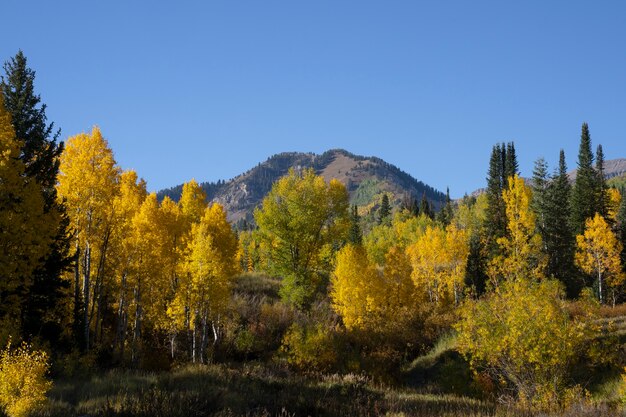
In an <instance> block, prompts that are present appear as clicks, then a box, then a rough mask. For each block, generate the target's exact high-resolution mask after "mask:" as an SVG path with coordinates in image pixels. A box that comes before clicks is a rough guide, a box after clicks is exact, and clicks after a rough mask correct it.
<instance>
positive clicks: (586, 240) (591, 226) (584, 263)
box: [575, 213, 625, 303]
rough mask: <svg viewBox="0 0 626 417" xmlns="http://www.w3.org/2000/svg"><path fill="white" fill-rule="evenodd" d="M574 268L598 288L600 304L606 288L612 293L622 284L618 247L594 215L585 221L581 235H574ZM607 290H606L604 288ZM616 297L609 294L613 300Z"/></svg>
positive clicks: (600, 220)
mask: <svg viewBox="0 0 626 417" xmlns="http://www.w3.org/2000/svg"><path fill="white" fill-rule="evenodd" d="M576 246H577V247H576V255H575V261H576V265H578V267H579V268H580V269H582V270H583V271H584V272H585V273H587V274H589V275H592V276H593V277H594V280H595V282H596V284H597V286H598V298H599V299H600V303H603V302H605V297H604V293H605V292H606V291H607V289H611V290H613V291H615V290H616V289H617V288H619V286H620V285H621V284H622V283H623V282H624V278H625V277H624V273H623V272H622V268H621V263H620V253H621V251H622V244H621V243H620V242H619V241H618V240H617V238H616V237H615V235H614V234H613V232H612V231H611V228H610V227H609V225H608V224H607V222H606V221H605V220H604V218H603V217H602V216H601V215H600V214H598V213H596V215H595V216H594V217H593V218H589V219H587V220H586V221H585V233H584V234H582V235H578V236H576ZM606 287H608V288H606ZM616 297H617V294H615V293H614V294H613V300H615V298H616Z"/></svg>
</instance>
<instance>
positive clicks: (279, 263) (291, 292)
mask: <svg viewBox="0 0 626 417" xmlns="http://www.w3.org/2000/svg"><path fill="white" fill-rule="evenodd" d="M254 218H255V220H256V222H257V225H258V226H259V230H258V233H259V236H260V238H261V240H262V241H264V242H265V243H266V248H267V253H268V256H269V260H268V261H269V265H270V267H271V272H273V273H274V274H275V275H277V276H281V277H282V279H283V286H282V288H281V295H282V297H283V298H284V299H285V300H287V301H288V302H290V303H292V304H294V305H296V306H299V307H303V308H306V307H307V306H308V305H309V304H310V302H311V301H312V299H313V297H314V296H315V294H316V293H317V292H318V290H320V286H321V285H323V284H324V282H325V281H324V278H325V277H327V274H328V273H329V272H330V271H331V269H332V260H333V253H334V251H335V248H336V247H337V246H338V245H339V244H340V243H341V242H342V241H343V240H344V239H345V237H346V236H347V232H348V228H349V225H350V222H349V214H348V191H347V190H346V187H345V186H344V185H343V184H342V183H341V182H339V181H337V180H334V179H333V180H331V181H330V182H329V183H328V184H327V183H326V182H325V180H324V178H323V177H321V176H318V175H316V174H315V171H314V170H313V169H306V170H304V171H302V172H300V173H299V172H296V171H295V170H293V169H292V170H290V171H289V174H288V175H286V176H284V177H282V178H281V179H279V180H278V181H277V182H276V183H274V186H273V187H272V190H271V191H270V193H269V194H268V195H267V196H266V197H265V198H264V199H263V205H262V207H261V208H258V209H256V210H255V212H254Z"/></svg>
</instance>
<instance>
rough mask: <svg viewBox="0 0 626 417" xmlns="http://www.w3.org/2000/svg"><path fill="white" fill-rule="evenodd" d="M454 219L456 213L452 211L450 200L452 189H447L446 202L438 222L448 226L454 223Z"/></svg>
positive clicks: (440, 211) (439, 214)
mask: <svg viewBox="0 0 626 417" xmlns="http://www.w3.org/2000/svg"><path fill="white" fill-rule="evenodd" d="M452 217H454V211H453V209H452V199H451V198H450V188H446V201H445V203H444V205H443V207H442V208H441V210H439V213H438V220H439V221H440V222H441V224H443V225H444V226H447V225H449V224H450V222H451V221H452Z"/></svg>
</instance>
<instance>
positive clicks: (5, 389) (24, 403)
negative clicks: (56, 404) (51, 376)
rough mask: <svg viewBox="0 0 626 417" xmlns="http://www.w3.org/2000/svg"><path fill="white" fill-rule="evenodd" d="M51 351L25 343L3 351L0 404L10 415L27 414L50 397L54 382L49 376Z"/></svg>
mask: <svg viewBox="0 0 626 417" xmlns="http://www.w3.org/2000/svg"><path fill="white" fill-rule="evenodd" d="M48 368H49V364H48V355H47V354H46V353H45V352H42V351H31V349H30V346H29V345H27V344H25V343H24V344H22V345H21V346H20V347H19V348H18V349H16V350H14V351H11V343H10V342H9V344H8V345H7V347H6V349H5V350H4V351H3V352H2V353H0V406H1V407H2V408H3V409H4V411H5V413H6V414H7V415H8V416H9V417H22V416H27V415H28V414H29V413H30V412H31V411H32V410H34V409H35V408H37V407H38V406H40V405H41V404H42V403H43V402H44V401H45V399H46V393H47V392H48V391H49V390H50V388H52V382H51V381H49V380H48V379H47V378H46V373H47V372H48Z"/></svg>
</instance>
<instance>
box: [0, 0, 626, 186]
mask: <svg viewBox="0 0 626 417" xmlns="http://www.w3.org/2000/svg"><path fill="white" fill-rule="evenodd" d="M4 3H5V4H3V6H2V14H3V17H2V24H1V25H0V39H1V41H0V59H1V60H2V61H5V60H7V59H8V58H9V57H10V56H12V55H14V54H15V53H16V52H17V50H18V49H19V48H21V49H22V50H23V51H24V53H25V54H26V56H27V57H28V60H29V64H30V66H31V67H32V68H33V69H35V70H36V71H37V78H36V83H37V84H36V89H37V91H38V92H39V93H40V94H41V96H42V99H43V101H44V102H45V103H47V105H48V116H49V118H50V119H51V120H53V121H55V122H56V124H57V125H58V126H60V127H61V128H62V136H63V138H67V137H68V136H70V135H74V134H76V133H79V132H82V131H87V130H90V129H91V126H92V125H98V126H100V128H101V129H102V131H103V133H104V135H105V137H107V139H108V140H109V143H110V145H111V147H112V148H113V150H114V152H115V155H116V159H117V161H118V162H119V164H120V165H121V166H122V167H123V168H133V169H135V170H137V171H138V173H139V175H140V176H142V177H144V178H145V179H146V180H147V181H148V186H149V189H151V190H158V189H160V188H163V187H167V186H172V185H176V184H179V183H182V182H184V181H186V180H189V179H190V178H192V177H195V178H196V179H197V180H199V181H206V180H210V181H213V180H218V179H228V178H231V177H232V176H235V175H237V174H239V173H240V172H242V171H244V170H247V169H248V168H250V167H253V166H254V165H256V164H257V163H258V162H260V161H263V160H265V159H266V158H267V157H268V156H270V155H272V154H275V153H278V152H282V151H312V152H323V151H324V150H327V149H330V148H345V149H347V150H349V151H351V152H354V153H357V154H362V155H376V156H379V157H381V158H383V159H385V160H387V161H389V162H391V163H393V164H395V165H397V166H398V167H400V168H401V169H403V170H405V171H407V172H408V173H410V174H412V175H413V176H415V177H416V178H417V179H419V180H422V181H424V182H426V183H427V184H430V185H432V186H434V187H436V188H439V189H442V190H445V187H446V186H450V191H451V193H452V195H453V196H456V197H458V196H461V195H463V193H465V192H471V191H473V190H474V189H476V188H478V187H482V186H484V183H485V180H484V178H485V175H486V171H487V164H488V160H489V153H490V150H491V147H492V145H493V144H494V143H496V142H498V141H510V140H514V141H515V143H516V147H517V151H518V155H519V162H520V168H521V171H522V174H523V175H529V174H530V172H531V170H532V165H533V161H534V160H535V159H537V157H539V156H545V157H546V159H547V160H548V162H549V163H550V167H551V168H553V167H554V165H555V162H556V160H557V157H558V152H559V149H560V148H564V149H565V152H566V155H567V160H568V164H569V166H570V168H573V167H574V166H575V163H576V154H577V148H578V141H579V137H580V125H581V123H582V122H583V121H587V122H588V123H589V125H590V131H591V137H592V141H593V144H594V146H595V145H596V144H598V143H602V145H603V146H604V151H605V154H606V157H607V159H612V158H617V157H626V2H623V1H601V2H592V1H584V2H583V1H516V2H513V1H502V0H499V1H491V2H483V1H376V2H373V1H362V0H361V1H321V0H316V1H287V0H285V1H270V0H263V1H226V0H224V1H185V2H174V1H170V2H164V1H161V2H159V1H99V2H93V1H43V0H42V1H29V2H24V1H17V0H7V1H6V2H4Z"/></svg>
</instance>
